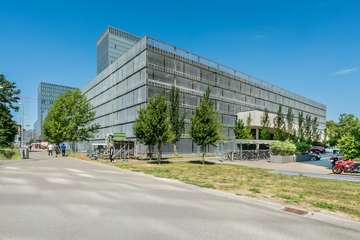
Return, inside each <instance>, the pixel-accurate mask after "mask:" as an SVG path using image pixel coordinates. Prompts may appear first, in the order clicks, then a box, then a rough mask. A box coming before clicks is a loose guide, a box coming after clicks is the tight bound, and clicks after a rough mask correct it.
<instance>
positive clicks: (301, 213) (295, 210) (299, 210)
mask: <svg viewBox="0 0 360 240" xmlns="http://www.w3.org/2000/svg"><path fill="white" fill-rule="evenodd" d="M283 211H285V212H290V213H295V214H297V215H306V214H308V212H307V211H305V210H301V209H297V208H292V207H284V208H283Z"/></svg>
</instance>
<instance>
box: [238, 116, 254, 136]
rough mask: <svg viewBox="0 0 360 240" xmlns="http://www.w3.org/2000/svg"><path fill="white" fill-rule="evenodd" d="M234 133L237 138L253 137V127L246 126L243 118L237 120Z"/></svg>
mask: <svg viewBox="0 0 360 240" xmlns="http://www.w3.org/2000/svg"><path fill="white" fill-rule="evenodd" d="M234 134H235V138H236V139H252V135H251V129H250V128H249V127H248V126H245V123H244V121H243V120H242V119H237V120H236V124H235V127H234Z"/></svg>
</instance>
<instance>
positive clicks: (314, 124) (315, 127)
mask: <svg viewBox="0 0 360 240" xmlns="http://www.w3.org/2000/svg"><path fill="white" fill-rule="evenodd" d="M311 140H312V142H319V140H320V133H319V122H318V118H317V117H314V118H313V119H312V120H311Z"/></svg>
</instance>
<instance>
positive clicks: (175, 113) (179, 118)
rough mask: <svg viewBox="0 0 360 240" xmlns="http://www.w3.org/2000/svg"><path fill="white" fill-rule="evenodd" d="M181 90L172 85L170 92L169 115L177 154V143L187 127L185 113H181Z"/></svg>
mask: <svg viewBox="0 0 360 240" xmlns="http://www.w3.org/2000/svg"><path fill="white" fill-rule="evenodd" d="M179 96H180V90H179V88H176V87H175V86H172V88H171V92H170V106H169V116H170V124H171V131H172V132H173V138H172V140H171V142H172V144H173V146H174V154H175V155H177V150H176V143H177V142H178V141H179V140H180V137H181V134H182V133H183V131H184V127H185V114H180V100H179Z"/></svg>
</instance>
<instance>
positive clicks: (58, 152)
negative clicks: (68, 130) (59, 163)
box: [54, 144, 60, 158]
mask: <svg viewBox="0 0 360 240" xmlns="http://www.w3.org/2000/svg"><path fill="white" fill-rule="evenodd" d="M54 148H55V149H54V150H55V157H56V158H57V157H58V155H59V154H60V147H59V144H55V147H54Z"/></svg>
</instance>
